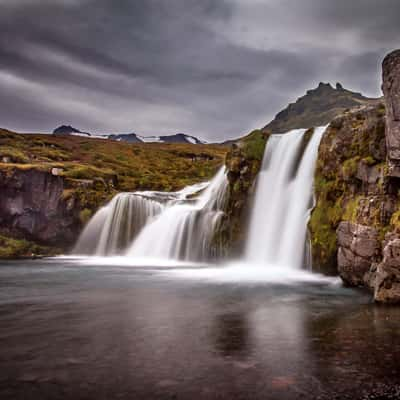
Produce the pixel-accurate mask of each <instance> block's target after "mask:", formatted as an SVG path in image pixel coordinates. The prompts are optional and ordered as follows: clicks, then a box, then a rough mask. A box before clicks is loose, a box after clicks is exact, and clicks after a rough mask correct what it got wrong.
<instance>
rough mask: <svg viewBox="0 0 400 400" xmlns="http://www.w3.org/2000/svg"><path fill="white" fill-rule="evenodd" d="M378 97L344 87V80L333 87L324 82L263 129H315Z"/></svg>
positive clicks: (281, 130)
mask: <svg viewBox="0 0 400 400" xmlns="http://www.w3.org/2000/svg"><path fill="white" fill-rule="evenodd" d="M377 100H378V99H371V98H368V97H365V96H363V95H362V94H361V93H356V92H352V91H351V90H347V89H345V88H343V86H342V85H341V84H340V83H337V84H336V88H333V87H332V86H331V85H330V84H329V83H322V82H321V83H320V84H319V86H318V87H317V88H316V89H312V90H309V91H307V93H306V94H305V95H304V96H303V97H300V98H299V99H297V101H296V102H295V103H291V104H289V105H288V107H286V108H285V109H284V110H282V111H281V112H279V113H278V114H277V115H276V117H275V118H274V119H273V121H271V122H270V123H269V124H268V125H266V126H265V127H264V128H263V130H264V131H271V132H273V133H284V132H287V131H289V130H291V129H296V128H312V127H315V126H323V125H327V124H328V123H329V122H330V121H332V119H334V118H335V117H336V116H338V115H340V114H342V113H343V112H344V111H346V110H348V109H350V108H354V107H357V106H362V105H366V104H374V103H376V102H377Z"/></svg>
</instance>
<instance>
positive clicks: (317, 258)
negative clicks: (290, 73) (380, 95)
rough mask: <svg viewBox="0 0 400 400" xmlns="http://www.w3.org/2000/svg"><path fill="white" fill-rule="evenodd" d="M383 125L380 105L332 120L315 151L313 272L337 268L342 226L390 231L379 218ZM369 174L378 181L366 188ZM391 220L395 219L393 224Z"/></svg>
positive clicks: (383, 175)
mask: <svg viewBox="0 0 400 400" xmlns="http://www.w3.org/2000/svg"><path fill="white" fill-rule="evenodd" d="M384 141H385V123H384V118H383V114H382V107H381V105H379V104H378V105H376V106H370V107H366V108H364V109H361V110H358V111H352V112H349V113H347V114H346V115H345V116H342V117H339V118H337V119H335V120H334V121H333V122H332V123H331V124H330V126H329V128H328V130H327V132H326V133H325V135H324V138H323V140H322V142H321V145H320V148H319V156H318V162H317V168H316V173H315V180H314V184H315V194H316V206H315V208H314V210H313V212H312V215H311V218H310V223H309V229H310V232H311V238H312V250H313V259H314V262H315V264H317V265H316V267H317V268H320V269H322V270H324V271H332V270H333V269H334V268H335V266H336V251H337V243H336V229H337V228H338V226H339V223H340V222H341V221H350V222H354V223H358V224H362V225H368V226H373V227H375V228H376V229H377V230H378V233H379V234H380V236H382V237H383V236H384V234H385V232H386V231H387V230H388V221H387V218H386V217H385V213H384V212H383V208H384V204H383V199H384V195H385V181H386V174H387V165H386V154H385V150H384V148H385V147H384V146H382V143H384ZM369 174H373V175H374V176H377V177H378V178H377V181H373V182H372V183H370V182H369V181H368V176H369ZM392 220H393V218H392Z"/></svg>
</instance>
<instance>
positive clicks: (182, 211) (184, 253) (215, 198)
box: [127, 167, 228, 261]
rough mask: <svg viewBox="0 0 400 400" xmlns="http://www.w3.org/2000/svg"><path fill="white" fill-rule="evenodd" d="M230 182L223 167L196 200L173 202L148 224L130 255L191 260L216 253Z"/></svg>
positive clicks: (134, 244)
mask: <svg viewBox="0 0 400 400" xmlns="http://www.w3.org/2000/svg"><path fill="white" fill-rule="evenodd" d="M227 184H228V182H227V179H226V175H225V168H224V167H223V168H221V169H220V170H219V172H218V173H217V174H216V176H215V177H214V178H213V180H212V181H211V182H210V183H209V185H208V186H207V188H206V189H205V190H204V191H203V192H202V193H201V194H200V196H199V197H198V198H197V199H196V200H193V201H192V202H176V203H175V204H171V205H170V206H169V207H166V208H165V209H164V211H163V212H162V213H161V214H160V215H159V216H158V217H157V218H155V219H154V220H153V221H151V222H150V223H149V224H147V225H146V226H145V227H144V228H143V229H142V231H141V232H140V234H139V236H138V237H137V238H136V240H135V241H134V243H133V245H132V247H131V248H130V249H129V251H128V253H127V255H128V256H130V257H138V258H143V257H152V258H159V259H175V260H187V261H204V260H207V259H208V258H210V257H212V256H213V251H215V249H214V248H213V245H212V239H213V235H214V232H215V230H216V227H217V226H218V224H219V222H220V220H221V217H222V215H223V211H222V210H223V208H224V200H225V191H226V187H227Z"/></svg>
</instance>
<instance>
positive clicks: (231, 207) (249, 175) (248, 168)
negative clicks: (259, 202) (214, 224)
mask: <svg viewBox="0 0 400 400" xmlns="http://www.w3.org/2000/svg"><path fill="white" fill-rule="evenodd" d="M269 135H270V133H269V132H262V131H261V130H255V131H253V132H251V133H250V134H249V135H248V136H245V137H244V138H243V139H241V140H240V141H238V142H237V143H234V144H233V145H232V147H231V150H230V151H229V152H228V154H227V156H226V160H225V165H226V168H227V176H228V182H229V184H228V188H227V193H226V202H225V210H224V211H225V216H224V219H223V221H222V224H221V227H220V229H219V230H218V231H217V232H216V234H215V238H214V241H215V242H216V243H217V244H218V246H219V247H220V248H224V249H225V254H226V255H229V256H236V255H238V254H240V253H241V252H242V251H243V248H244V243H245V235H246V228H247V222H248V217H249V214H248V213H249V210H250V204H251V201H252V196H253V194H254V183H255V180H256V178H257V174H258V172H259V170H260V167H261V163H262V160H263V155H264V149H265V145H266V142H267V140H268V138H269Z"/></svg>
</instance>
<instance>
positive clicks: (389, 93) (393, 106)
mask: <svg viewBox="0 0 400 400" xmlns="http://www.w3.org/2000/svg"><path fill="white" fill-rule="evenodd" d="M382 90H383V93H384V96H385V102H386V109H387V126H386V145H387V151H388V160H389V173H390V175H392V176H397V177H400V50H396V51H394V52H392V53H390V54H389V55H387V56H386V57H385V59H384V61H383V84H382Z"/></svg>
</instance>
